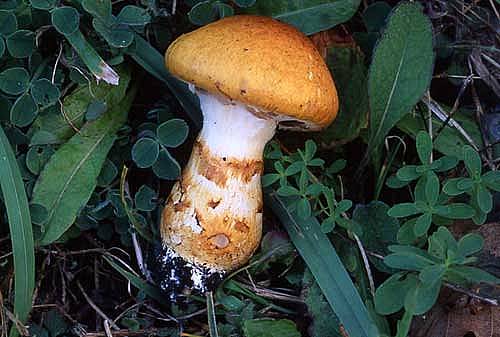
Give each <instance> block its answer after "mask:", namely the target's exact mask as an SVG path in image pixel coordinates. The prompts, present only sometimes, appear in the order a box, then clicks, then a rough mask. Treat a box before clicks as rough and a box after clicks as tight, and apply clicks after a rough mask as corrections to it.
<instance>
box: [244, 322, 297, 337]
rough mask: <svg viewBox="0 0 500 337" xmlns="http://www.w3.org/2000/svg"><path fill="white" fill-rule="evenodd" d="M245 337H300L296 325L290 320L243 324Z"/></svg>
mask: <svg viewBox="0 0 500 337" xmlns="http://www.w3.org/2000/svg"><path fill="white" fill-rule="evenodd" d="M243 332H244V334H245V337H300V336H301V334H300V332H298V331H297V327H296V326H295V324H294V323H293V322H292V321H290V320H288V319H270V318H261V319H252V320H247V321H245V322H243Z"/></svg>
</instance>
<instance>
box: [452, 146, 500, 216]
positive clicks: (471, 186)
mask: <svg viewBox="0 0 500 337" xmlns="http://www.w3.org/2000/svg"><path fill="white" fill-rule="evenodd" d="M463 161H464V164H465V169H466V171H467V173H468V177H459V178H452V179H449V180H447V181H446V183H445V184H444V188H443V191H444V192H445V193H446V194H448V195H450V196H458V195H461V194H463V193H467V194H469V195H470V197H471V204H472V205H473V207H474V208H475V209H476V212H477V213H476V216H474V217H473V220H474V222H475V223H476V224H482V223H484V221H486V215H487V213H489V212H490V211H491V209H492V208H493V197H492V195H491V191H496V192H499V191H500V172H498V171H488V172H486V173H482V164H481V157H480V156H479V154H478V153H477V152H476V151H475V150H474V149H473V148H472V147H470V146H469V145H465V146H464V147H463Z"/></svg>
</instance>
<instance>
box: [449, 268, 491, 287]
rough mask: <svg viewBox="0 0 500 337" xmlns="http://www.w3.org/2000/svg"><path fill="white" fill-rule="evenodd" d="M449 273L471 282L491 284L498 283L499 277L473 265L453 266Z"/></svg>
mask: <svg viewBox="0 0 500 337" xmlns="http://www.w3.org/2000/svg"><path fill="white" fill-rule="evenodd" d="M448 272H449V273H455V274H457V275H459V276H460V277H462V278H464V279H465V280H467V281H469V282H471V283H480V282H486V283H491V284H500V279H499V278H497V277H495V276H494V275H491V274H490V273H488V272H486V271H484V270H482V269H479V268H475V267H469V266H453V267H451V268H450V269H449V271H448Z"/></svg>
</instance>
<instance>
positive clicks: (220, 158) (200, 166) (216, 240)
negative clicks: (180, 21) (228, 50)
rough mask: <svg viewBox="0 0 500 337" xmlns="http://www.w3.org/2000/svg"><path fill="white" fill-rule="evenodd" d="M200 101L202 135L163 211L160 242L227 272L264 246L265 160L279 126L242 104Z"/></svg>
mask: <svg viewBox="0 0 500 337" xmlns="http://www.w3.org/2000/svg"><path fill="white" fill-rule="evenodd" d="M198 96H199V97H200V104H201V109H202V112H203V129H202V131H201V132H200V134H199V136H198V139H197V141H196V143H195V145H194V147H193V152H192V154H191V158H190V160H189V162H188V164H187V166H186V168H185V169H184V171H183V174H182V177H181V179H180V181H179V182H177V183H176V184H175V186H174V187H173V189H172V192H171V194H170V197H169V199H168V201H167V205H166V207H165V209H164V211H163V219H162V228H161V232H162V238H163V241H164V243H165V244H166V245H167V246H168V247H170V248H171V249H173V250H174V251H175V253H176V254H178V255H180V256H181V257H183V258H184V259H186V260H187V261H189V262H191V263H194V264H196V265H201V266H204V267H207V268H212V269H216V270H219V271H229V270H232V269H235V268H237V267H239V266H241V265H243V264H244V263H246V262H247V261H248V259H249V258H250V257H251V255H252V254H253V252H254V251H255V249H256V248H257V246H258V244H259V242H260V238H261V233H262V191H261V182H260V179H261V173H262V169H263V161H262V155H263V150H264V146H265V145H266V143H267V142H268V141H269V140H270V139H271V138H272V137H273V135H274V132H275V129H276V122H275V121H274V120H272V119H263V118H259V117H257V116H255V115H254V114H252V113H251V111H250V110H249V109H248V108H247V107H246V106H245V105H243V104H240V103H236V102H233V101H230V100H226V99H224V98H221V97H219V96H214V95H211V94H208V93H205V92H198Z"/></svg>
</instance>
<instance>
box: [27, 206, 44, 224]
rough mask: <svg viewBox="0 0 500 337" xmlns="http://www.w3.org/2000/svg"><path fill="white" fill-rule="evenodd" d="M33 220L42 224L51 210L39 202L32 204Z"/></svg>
mask: <svg viewBox="0 0 500 337" xmlns="http://www.w3.org/2000/svg"><path fill="white" fill-rule="evenodd" d="M30 214H31V222H32V223H34V224H36V225H40V226H42V225H43V224H44V223H45V222H46V221H47V218H48V216H49V211H48V210H47V209H46V208H45V207H43V206H42V205H39V204H30Z"/></svg>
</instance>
